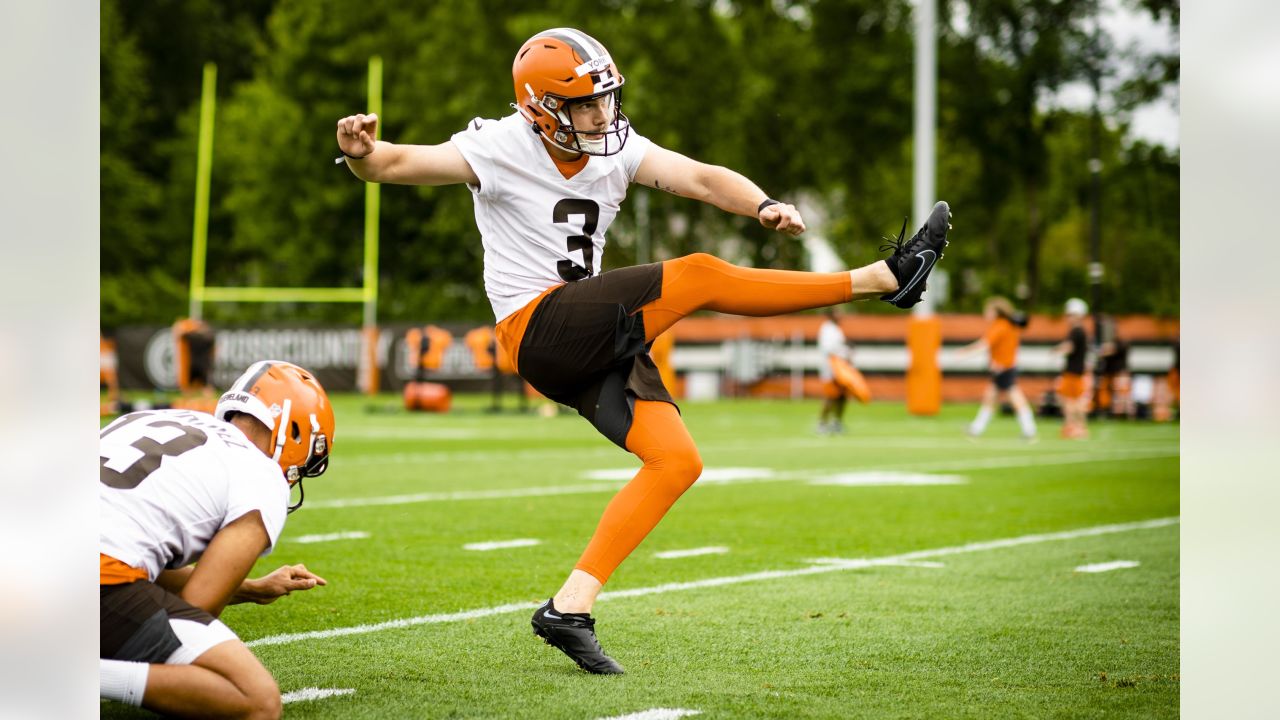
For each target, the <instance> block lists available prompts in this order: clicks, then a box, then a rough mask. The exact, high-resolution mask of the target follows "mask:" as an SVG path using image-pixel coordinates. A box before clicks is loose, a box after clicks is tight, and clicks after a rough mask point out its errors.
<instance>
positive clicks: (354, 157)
mask: <svg viewBox="0 0 1280 720" xmlns="http://www.w3.org/2000/svg"><path fill="white" fill-rule="evenodd" d="M338 152H340V153H342V157H349V158H351V159H352V160H363V159H365V158H367V157H369V156H370V155H372V154H373V153H372V152H368V153H365V154H364V155H349V154H347V151H346V150H343V149H342V148H338ZM342 157H336V158H334V159H333V164H334V165H341V164H342V163H343V162H344V161H343V159H342Z"/></svg>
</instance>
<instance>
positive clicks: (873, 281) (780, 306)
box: [641, 202, 951, 341]
mask: <svg viewBox="0 0 1280 720" xmlns="http://www.w3.org/2000/svg"><path fill="white" fill-rule="evenodd" d="M950 219H951V208H950V206H948V205H947V203H945V202H939V203H938V204H936V205H935V206H934V208H933V212H931V213H930V215H929V219H928V221H927V222H926V223H925V224H924V225H923V226H921V227H920V229H919V231H917V232H916V234H915V235H914V236H912V238H911V239H910V240H907V241H905V242H904V238H905V236H906V225H905V224H904V225H903V230H902V232H901V233H900V234H899V235H898V238H897V239H896V240H893V241H891V243H890V244H887V245H884V246H882V248H881V249H890V248H892V249H893V251H894V252H893V254H892V255H891V256H890V257H888V258H885V260H884V261H883V262H876V263H872V264H871V265H867V266H865V267H861V268H858V269H856V270H850V271H848V272H837V273H810V272H799V271H793V270H767V269H760V268H744V267H738V266H737V265H733V264H731V263H728V262H725V261H724V260H721V259H719V258H717V257H714V256H712V255H707V254H705V253H695V254H693V255H687V256H685V257H681V258H676V259H674V260H668V261H666V262H664V263H663V265H662V273H663V274H662V296H661V297H659V298H658V299H656V300H654V301H652V302H650V303H648V304H647V305H645V306H644V307H643V308H641V311H642V312H643V313H644V323H645V337H646V338H647V339H648V340H650V341H652V340H653V339H654V338H656V337H658V335H661V334H662V333H663V332H665V331H666V330H667V329H669V328H670V327H671V326H672V325H674V324H676V322H678V321H679V320H680V318H682V317H685V316H686V315H688V314H690V313H693V312H696V311H698V310H714V311H716V312H723V313H729V314H732V315H749V316H753V317H760V316H770V315H782V314H785V313H790V312H797V311H800V310H809V309H812V308H819V307H826V306H828V305H838V304H840V303H843V302H848V301H850V300H869V299H872V298H877V297H878V298H880V299H881V300H884V301H885V302H888V303H891V304H893V305H895V306H897V307H900V308H909V307H911V306H912V305H915V304H916V303H918V302H920V298H921V295H922V294H923V293H924V290H925V281H926V280H927V279H928V277H929V273H930V272H932V271H933V268H934V266H935V265H936V264H937V262H938V260H940V259H941V258H942V251H943V248H945V247H946V246H947V231H948V230H949V229H950V228H951V224H950Z"/></svg>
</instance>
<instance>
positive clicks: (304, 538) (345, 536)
mask: <svg viewBox="0 0 1280 720" xmlns="http://www.w3.org/2000/svg"><path fill="white" fill-rule="evenodd" d="M368 537H369V533H367V532H363V531H361V530H352V531H350V532H336V533H326V534H324V535H299V536H298V537H296V538H284V539H285V540H287V541H289V542H296V543H318V542H329V541H330V540H366V539H368Z"/></svg>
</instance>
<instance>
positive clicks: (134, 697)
mask: <svg viewBox="0 0 1280 720" xmlns="http://www.w3.org/2000/svg"><path fill="white" fill-rule="evenodd" d="M150 669H151V666H150V665H148V664H146V663H143V662H128V661H126V660H106V659H99V660H98V683H99V685H100V686H101V693H102V697H104V698H106V699H107V700H117V701H119V702H122V703H125V704H127V705H134V706H138V707H141V705H142V694H143V693H144V692H146V689H147V672H148V671H149V670H150Z"/></svg>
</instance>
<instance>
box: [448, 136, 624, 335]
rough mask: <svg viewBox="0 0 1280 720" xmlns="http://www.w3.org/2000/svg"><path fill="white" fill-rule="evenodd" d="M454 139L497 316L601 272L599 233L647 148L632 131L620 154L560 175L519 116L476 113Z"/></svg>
mask: <svg viewBox="0 0 1280 720" xmlns="http://www.w3.org/2000/svg"><path fill="white" fill-rule="evenodd" d="M453 144H454V145H455V146H456V147H457V148H458V150H459V151H461V152H462V156H463V157H464V158H466V159H467V163H468V164H470V165H471V169H472V170H474V171H475V174H476V177H478V178H479V179H480V187H478V188H477V187H471V191H472V194H473V198H472V199H473V201H474V202H475V211H476V225H478V226H479V228H480V238H481V241H482V243H483V244H484V288H485V292H487V293H488V294H489V302H490V303H492V305H493V314H494V315H495V316H496V318H497V320H499V321H501V320H502V319H503V318H505V317H507V316H508V315H510V314H511V313H513V312H515V311H517V310H519V309H520V308H522V307H524V306H525V305H526V304H527V303H528V302H529V301H530V300H532V299H533V298H535V297H537V296H538V294H540V293H541V292H542V291H544V290H546V289H547V288H549V287H551V286H552V285H557V284H559V283H563V282H572V281H574V280H580V279H582V278H585V277H590V276H592V275H595V274H597V273H599V272H600V256H601V255H602V254H603V252H604V244H605V231H606V230H608V229H609V225H610V224H611V223H612V222H613V219H614V218H615V217H616V216H617V214H618V208H619V206H620V205H621V203H622V200H623V198H625V197H626V196H627V186H629V185H630V184H631V182H632V181H633V180H634V179H635V176H636V170H637V169H639V167H640V161H641V160H643V159H644V154H645V151H646V150H647V149H648V147H649V141H648V140H647V139H645V138H644V137H642V136H640V135H639V134H638V133H636V132H635V131H634V130H632V131H631V133H630V136H629V137H628V138H627V143H626V145H625V146H623V148H622V152H620V153H618V154H616V155H608V156H592V157H590V158H589V159H588V160H587V164H586V167H584V168H582V169H581V170H580V171H579V172H578V173H577V174H576V175H574V176H573V177H572V178H569V179H568V180H566V179H565V178H564V176H563V175H561V174H560V170H559V169H557V167H556V164H555V161H554V160H552V158H551V155H550V154H549V153H548V152H547V148H546V146H545V145H544V144H543V142H542V139H541V137H540V136H539V135H538V134H537V133H535V132H533V131H532V130H531V128H530V125H529V122H528V121H526V120H525V119H524V118H522V117H521V116H520V115H519V114H512V115H509V116H507V117H505V118H503V119H502V120H484V119H481V118H476V119H474V120H472V121H471V124H470V125H468V126H467V129H466V130H463V131H462V132H459V133H456V134H455V135H454V136H453Z"/></svg>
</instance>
